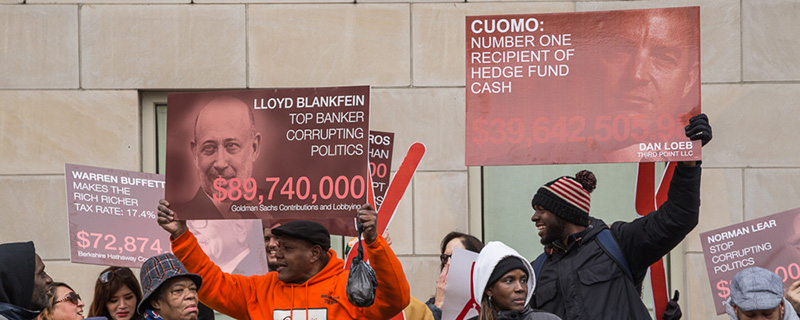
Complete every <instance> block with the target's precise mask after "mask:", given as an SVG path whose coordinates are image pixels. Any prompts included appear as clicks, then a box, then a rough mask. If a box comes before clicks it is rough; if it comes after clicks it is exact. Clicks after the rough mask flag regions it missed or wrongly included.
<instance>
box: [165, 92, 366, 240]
mask: <svg viewBox="0 0 800 320" xmlns="http://www.w3.org/2000/svg"><path fill="white" fill-rule="evenodd" d="M167 104H168V109H167V110H168V111H167V163H166V172H167V176H166V199H167V200H169V202H170V205H171V207H170V208H171V209H172V210H173V211H175V212H176V215H177V216H178V218H179V219H184V220H192V219H261V220H262V221H263V223H264V225H265V226H272V225H275V224H276V223H282V222H286V221H290V220H296V219H305V220H313V221H317V222H319V223H322V224H323V225H325V226H326V227H327V228H328V230H329V231H330V232H331V233H332V234H340V235H355V234H356V232H355V227H354V225H353V217H354V216H355V210H357V209H358V208H359V207H360V206H361V204H363V203H366V195H367V190H368V188H369V186H368V185H367V179H366V177H367V176H366V174H367V172H368V171H367V166H368V153H367V152H368V148H367V147H368V140H369V135H368V134H369V129H368V126H369V87H368V86H358V87H333V88H298V89H272V90H247V91H218V92H197V93H179V94H170V95H168V98H167Z"/></svg>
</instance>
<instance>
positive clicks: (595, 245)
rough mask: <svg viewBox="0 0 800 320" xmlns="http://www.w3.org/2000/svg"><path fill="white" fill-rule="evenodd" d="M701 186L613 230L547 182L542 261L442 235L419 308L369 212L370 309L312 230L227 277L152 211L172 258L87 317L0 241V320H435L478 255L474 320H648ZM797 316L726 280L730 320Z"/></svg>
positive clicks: (676, 184) (124, 277)
mask: <svg viewBox="0 0 800 320" xmlns="http://www.w3.org/2000/svg"><path fill="white" fill-rule="evenodd" d="M686 135H687V136H688V137H689V138H690V139H692V140H701V141H702V143H703V145H705V144H706V143H707V142H708V141H709V140H710V139H711V127H710V126H709V124H708V119H707V118H706V117H705V115H700V116H696V117H693V118H692V119H691V120H690V122H689V125H688V126H687V127H686ZM700 176H701V168H700V163H699V162H683V163H680V164H679V165H678V166H677V167H676V169H675V173H674V176H673V178H672V180H671V184H670V188H669V194H668V198H667V201H666V202H664V203H663V204H662V205H661V206H660V207H659V208H658V209H657V210H655V211H654V212H652V213H651V214H649V215H647V216H644V217H642V218H640V219H636V220H634V221H630V222H622V221H619V222H615V223H613V224H611V225H608V224H606V223H605V222H603V221H602V220H600V219H598V218H595V217H593V216H590V215H589V212H590V207H591V193H592V191H593V190H594V189H595V188H596V185H597V181H596V178H595V176H594V174H593V173H591V172H589V171H585V170H584V171H581V172H578V173H577V174H576V175H575V176H574V177H572V176H563V177H559V178H556V179H555V180H552V181H550V182H548V183H546V184H544V185H543V186H542V187H540V188H539V189H538V190H537V192H536V193H535V195H534V196H533V199H532V201H531V207H532V209H533V212H534V214H533V216H532V217H531V221H532V222H533V223H534V225H535V226H536V230H537V232H538V235H539V237H540V238H541V244H542V245H544V248H545V250H544V253H543V254H542V255H540V256H539V257H537V258H536V259H535V260H533V261H529V260H527V259H526V258H525V257H523V256H521V255H520V254H519V253H517V251H516V250H514V249H513V248H510V247H508V246H507V245H505V244H503V243H501V242H495V241H493V242H489V243H487V244H486V246H484V244H483V242H481V241H480V240H479V239H478V238H476V237H474V236H472V235H469V234H465V233H461V232H456V231H454V232H451V233H449V234H447V236H445V237H444V239H443V240H442V242H441V256H440V258H441V266H440V275H439V278H438V280H437V284H436V291H435V292H434V294H433V296H431V297H430V299H428V301H427V303H422V302H421V301H420V300H418V299H416V298H414V297H411V295H410V288H409V284H408V281H407V279H406V276H405V273H404V271H403V267H402V264H401V263H400V261H399V259H398V258H397V256H396V255H395V254H394V252H393V251H392V249H391V247H390V245H391V241H387V239H385V238H384V236H383V235H379V234H378V233H377V226H376V225H377V214H376V212H375V210H374V209H373V208H372V207H371V206H370V205H364V206H362V207H361V208H360V209H359V210H358V211H357V213H356V221H357V222H358V229H359V230H361V231H362V232H363V240H362V241H363V248H364V250H365V251H366V252H367V254H368V257H369V265H370V266H371V268H372V269H373V270H374V275H375V278H376V280H377V286H376V288H375V291H374V297H373V300H372V301H371V303H369V304H368V305H367V306H356V305H354V303H353V302H351V301H350V300H349V299H348V297H349V295H348V288H347V284H348V271H347V270H345V269H344V265H345V261H344V260H342V259H340V258H339V257H338V256H337V254H336V252H335V251H333V250H332V249H331V243H330V234H329V232H328V230H327V229H326V228H325V227H324V226H323V225H321V224H319V223H316V222H312V221H305V220H295V221H290V222H287V223H284V224H281V225H276V226H273V227H272V228H268V229H265V230H264V245H265V250H266V251H267V262H268V267H269V271H270V272H267V273H266V274H259V275H254V276H244V275H238V274H231V273H228V272H225V270H223V269H222V268H221V267H220V266H218V265H216V264H215V263H214V262H212V261H211V259H209V255H208V254H207V253H206V252H204V251H203V249H202V248H201V247H200V245H199V244H198V240H197V238H196V237H195V234H193V233H192V231H190V230H189V228H188V227H187V223H186V221H183V220H178V219H176V215H175V212H174V211H173V210H171V209H170V204H169V203H168V202H167V201H166V200H161V202H160V203H159V205H158V219H157V220H158V224H159V225H160V226H161V227H162V228H163V229H164V230H166V231H167V232H169V234H170V236H171V238H170V241H171V247H172V251H173V253H165V254H161V255H158V256H154V257H151V258H149V259H148V260H147V261H145V262H144V264H143V265H142V268H141V272H140V275H139V279H138V280H137V278H136V276H135V275H134V273H133V271H132V270H131V269H129V268H125V267H109V268H107V269H105V270H103V271H102V272H101V273H100V274H99V275H98V277H97V280H96V283H95V290H94V299H93V301H92V303H91V305H90V306H89V308H88V313H87V312H86V311H87V310H86V309H85V308H86V304H85V302H84V301H83V300H82V299H81V296H80V295H79V294H78V293H77V292H75V290H73V289H72V287H70V285H69V284H67V283H65V282H57V281H53V279H52V278H51V277H50V276H49V275H48V274H47V272H46V271H45V265H44V263H43V261H42V259H41V258H40V257H39V255H37V254H36V252H35V248H34V244H33V243H32V242H24V243H7V244H1V245H0V259H1V260H0V261H1V262H0V320H6V319H8V320H17V319H28V320H29V319H41V320H73V319H75V320H78V319H84V318H86V317H89V318H97V319H108V320H140V319H146V320H195V319H203V320H205V319H212V318H213V317H214V314H213V311H211V310H212V309H213V310H216V311H218V312H221V313H223V314H226V315H228V316H230V317H233V318H236V319H250V320H257V319H309V320H310V319H391V318H393V317H395V316H396V315H398V314H400V313H401V312H402V313H403V314H404V319H426V320H427V319H435V320H439V319H441V318H442V309H443V308H444V303H445V295H446V294H447V292H446V290H445V289H446V287H447V286H446V284H447V279H448V274H449V270H450V266H451V262H452V261H451V260H452V259H451V257H452V254H453V250H455V248H460V249H465V250H468V251H472V252H474V253H477V259H476V261H475V264H474V267H473V270H474V271H473V272H472V278H471V279H470V281H471V283H472V284H474V285H473V287H472V292H471V293H470V294H471V295H472V299H473V301H474V302H475V304H476V306H477V309H478V310H479V314H478V316H475V317H474V318H473V319H479V320H497V319H523V320H534V319H650V314H649V312H648V310H647V308H646V307H645V305H644V304H643V302H642V299H641V293H642V282H643V279H644V276H645V274H646V273H647V268H648V266H649V265H651V264H652V263H654V262H655V261H657V260H658V259H660V258H661V257H662V256H664V255H665V254H666V253H668V252H669V251H670V250H672V249H673V248H674V247H675V246H676V245H678V244H679V243H680V242H681V241H682V240H683V238H684V237H685V236H686V235H687V234H688V233H689V232H690V231H691V230H692V229H693V228H694V227H695V226H696V225H697V222H698V214H699V206H700V190H699V189H700ZM387 238H388V236H387ZM58 280H64V279H58ZM206 306H207V307H206ZM670 306H671V308H672V309H673V310H671V312H669V313H665V316H664V319H679V318H680V317H681V312H680V307H679V306H678V305H677V304H676V303H675V301H673V302H672V303H670ZM798 306H800V282H798V283H795V284H794V285H792V287H791V289H790V290H788V291H787V292H785V293H784V290H783V283H782V281H781V279H780V277H778V276H777V275H776V274H775V273H773V272H770V271H768V270H765V269H761V268H758V267H753V268H748V269H745V270H742V271H741V272H739V273H738V274H737V275H736V276H734V278H733V280H732V281H731V295H730V298H729V299H728V300H727V302H726V307H727V313H728V315H729V316H730V318H731V319H798V315H797V313H796V312H795V307H798Z"/></svg>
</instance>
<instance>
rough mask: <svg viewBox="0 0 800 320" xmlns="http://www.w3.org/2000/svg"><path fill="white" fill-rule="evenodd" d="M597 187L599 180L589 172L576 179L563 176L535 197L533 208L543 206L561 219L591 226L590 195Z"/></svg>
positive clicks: (544, 187) (540, 189)
mask: <svg viewBox="0 0 800 320" xmlns="http://www.w3.org/2000/svg"><path fill="white" fill-rule="evenodd" d="M595 187H597V179H596V178H595V177H594V174H593V173H592V172H591V171H588V170H581V171H580V172H578V173H577V174H575V177H574V178H573V177H569V176H563V177H560V178H558V179H555V180H553V181H550V182H548V183H547V184H545V185H544V186H542V187H541V188H539V190H538V191H536V194H535V195H534V196H533V200H531V206H532V207H533V206H537V205H538V206H542V207H543V208H545V209H546V210H548V211H550V212H552V213H553V214H555V215H556V216H558V217H560V218H561V219H564V220H567V221H569V222H572V223H574V224H577V225H581V226H588V225H589V207H590V204H591V200H592V198H591V196H590V195H589V194H590V193H591V192H592V191H594V188H595Z"/></svg>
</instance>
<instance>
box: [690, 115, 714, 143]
mask: <svg viewBox="0 0 800 320" xmlns="http://www.w3.org/2000/svg"><path fill="white" fill-rule="evenodd" d="M684 129H685V130H686V136H687V137H689V139H690V140H702V141H703V146H705V145H706V144H707V143H708V142H709V141H711V124H709V123H708V117H707V116H706V114H705V113H701V114H698V115H696V116H694V117H692V118H691V119H689V125H687V126H686V128H684Z"/></svg>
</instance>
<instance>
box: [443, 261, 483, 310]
mask: <svg viewBox="0 0 800 320" xmlns="http://www.w3.org/2000/svg"><path fill="white" fill-rule="evenodd" d="M477 259H478V254H477V253H475V252H472V251H469V250H464V249H461V248H453V255H452V256H450V267H449V268H450V270H448V271H447V285H446V286H445V288H444V303H443V304H442V319H443V320H465V319H469V318H472V317H474V316H477V315H478V307H479V306H478V305H477V303H476V301H477V300H475V299H476V298H475V297H473V296H472V289H473V288H472V287H473V286H474V285H475V284H474V283H472V271H473V269H474V265H475V260H477Z"/></svg>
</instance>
